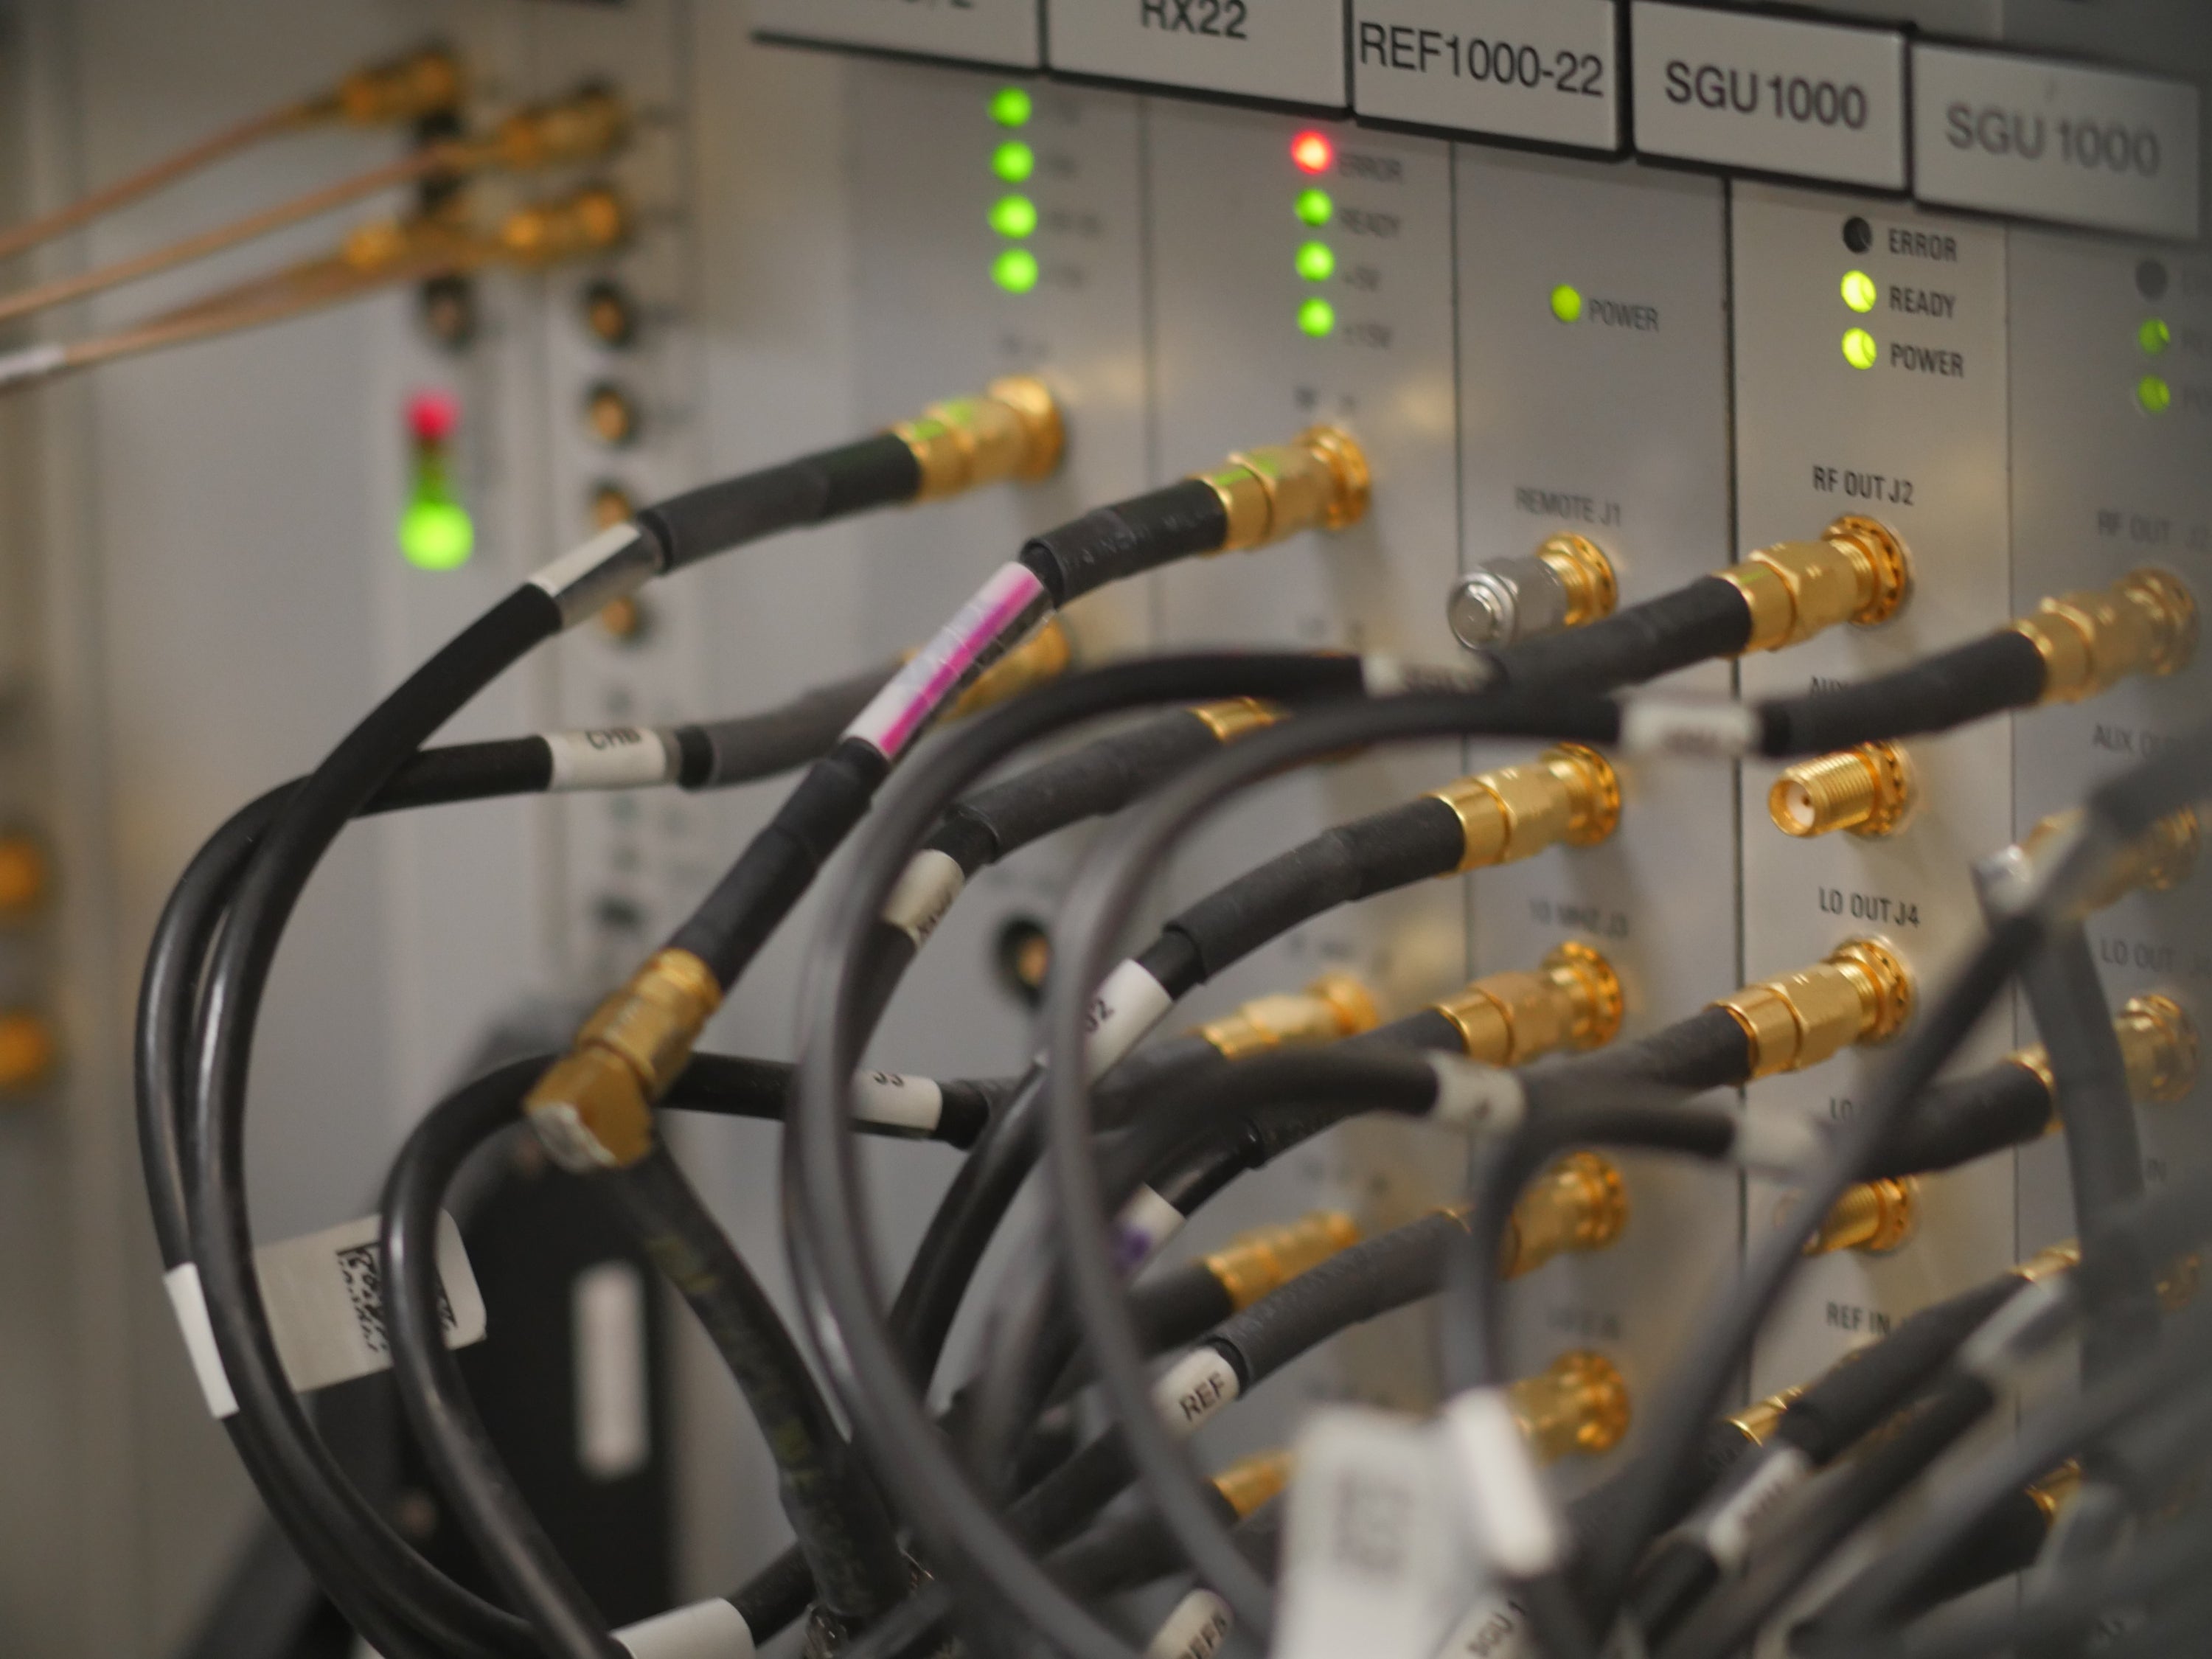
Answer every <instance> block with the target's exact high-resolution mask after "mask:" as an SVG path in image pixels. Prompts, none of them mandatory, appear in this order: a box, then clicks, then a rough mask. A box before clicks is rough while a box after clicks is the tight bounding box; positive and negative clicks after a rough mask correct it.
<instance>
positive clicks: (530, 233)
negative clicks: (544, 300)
mask: <svg viewBox="0 0 2212 1659" xmlns="http://www.w3.org/2000/svg"><path fill="white" fill-rule="evenodd" d="M629 233H630V216H629V204H627V203H625V202H624V201H623V198H622V197H621V195H620V194H619V193H618V192H617V191H614V190H611V189H610V188H609V187H608V186H606V185H586V186H585V187H584V188H583V189H582V190H580V191H574V192H573V193H571V194H569V195H567V196H563V197H560V198H558V199H557V200H555V201H550V202H537V203H533V204H531V205H530V206H528V207H524V208H517V209H516V210H514V211H513V213H510V214H508V215H507V217H506V218H505V219H503V220H502V221H501V222H500V227H499V249H500V252H501V253H502V254H503V255H505V256H506V257H507V258H508V259H511V260H512V261H513V262H514V263H515V264H519V265H521V266H523V267H525V268H526V269H528V270H542V269H543V268H544V267H545V266H547V265H555V264H562V263H563V262H564V261H567V260H569V259H582V258H590V257H591V256H592V255H593V254H598V253H605V252H611V251H612V250H613V249H615V248H618V247H620V246H622V245H623V243H624V242H627V241H628V240H629Z"/></svg>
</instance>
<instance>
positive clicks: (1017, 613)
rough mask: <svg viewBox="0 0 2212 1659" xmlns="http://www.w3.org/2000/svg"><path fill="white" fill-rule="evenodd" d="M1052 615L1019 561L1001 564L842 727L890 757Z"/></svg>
mask: <svg viewBox="0 0 2212 1659" xmlns="http://www.w3.org/2000/svg"><path fill="white" fill-rule="evenodd" d="M1051 614H1052V595H1051V594H1050V593H1048V592H1046V590H1045V586H1044V584H1043V583H1042V582H1041V581H1039V580H1037V579H1036V573H1035V572H1034V571H1032V570H1030V568H1029V567H1028V566H1027V565H1025V564H1002V565H1000V567H999V568H998V571H997V573H996V574H994V575H993V576H992V577H991V579H990V580H988V581H987V582H985V583H984V584H983V585H982V586H981V587H979V588H977V589H976V590H975V597H974V598H973V599H969V601H968V603H967V604H965V605H962V606H961V607H960V610H959V611H958V613H957V615H955V616H954V617H953V618H952V620H951V622H949V623H945V626H944V627H943V628H941V629H939V630H938V632H937V635H936V637H935V638H934V639H933V640H931V641H930V642H929V643H928V644H927V645H925V646H924V647H921V650H919V651H917V652H915V654H914V656H913V657H912V658H911V659H909V660H908V663H907V665H906V666H905V667H903V668H902V669H900V670H899V671H898V672H897V673H896V674H894V675H892V676H891V678H890V684H887V685H885V686H884V689H883V690H880V691H878V692H877V693H876V695H875V697H874V699H873V700H872V702H870V703H869V704H868V706H867V707H866V708H863V709H862V710H861V711H860V714H858V715H856V716H855V717H854V720H853V723H852V724H851V725H850V726H847V727H846V728H845V735H846V736H847V737H848V738H859V739H860V741H861V742H863V743H865V744H869V745H870V746H871V747H872V748H873V749H874V750H875V751H876V752H877V753H878V754H879V755H881V756H883V757H884V759H886V760H896V759H897V758H898V757H900V756H901V755H902V754H903V753H905V752H906V748H907V745H908V744H911V743H912V742H913V741H914V740H915V738H917V737H919V736H921V732H922V731H923V729H924V728H925V727H927V726H928V724H929V722H930V721H931V720H933V718H935V716H936V714H937V712H938V710H939V709H940V708H944V707H945V705H946V704H947V703H949V702H951V701H952V700H953V699H954V698H955V697H957V696H959V694H960V693H961V691H962V690H963V689H965V687H966V686H967V685H968V684H969V681H970V680H972V679H973V678H975V676H976V675H978V674H980V673H981V672H982V671H983V670H985V669H986V668H988V667H989V666H990V665H992V664H993V663H994V662H995V661H996V660H997V659H999V658H1000V657H1001V656H1003V655H1004V654H1005V653H1006V651H1007V650H1008V649H1009V648H1010V647H1012V645H1013V644H1014V643H1015V642H1016V641H1018V640H1019V639H1021V638H1022V637H1023V635H1025V634H1027V633H1028V632H1029V631H1030V629H1033V628H1034V627H1036V625H1037V624H1038V623H1041V622H1042V621H1043V620H1044V619H1045V618H1046V617H1048V616H1050V615H1051Z"/></svg>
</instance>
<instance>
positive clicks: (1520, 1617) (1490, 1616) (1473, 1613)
mask: <svg viewBox="0 0 2212 1659" xmlns="http://www.w3.org/2000/svg"><path fill="white" fill-rule="evenodd" d="M1532 1634H1533V1632H1531V1631H1530V1630H1529V1627H1528V1608H1527V1607H1523V1606H1522V1605H1521V1603H1520V1602H1518V1601H1516V1600H1514V1598H1513V1597H1511V1596H1510V1595H1504V1594H1503V1593H1502V1592H1499V1591H1495V1590H1493V1591H1492V1592H1491V1593H1490V1594H1488V1595H1484V1596H1481V1597H1480V1598H1478V1599H1477V1601H1475V1604H1474V1607H1470V1608H1469V1609H1468V1613H1467V1616H1466V1617H1465V1618H1464V1619H1462V1620H1460V1621H1459V1623H1458V1624H1456V1625H1455V1626H1452V1633H1451V1635H1450V1636H1449V1638H1446V1640H1445V1642H1444V1645H1443V1650H1442V1652H1440V1653H1439V1654H1438V1655H1437V1659H1530V1656H1531V1655H1533V1654H1534V1652H1535V1647H1534V1643H1533V1642H1532V1640H1531V1639H1530V1638H1531V1636H1532Z"/></svg>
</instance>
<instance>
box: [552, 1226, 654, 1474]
mask: <svg viewBox="0 0 2212 1659" xmlns="http://www.w3.org/2000/svg"><path fill="white" fill-rule="evenodd" d="M645 1295H646V1291H645V1275H644V1274H643V1273H640V1272H639V1271H638V1270H637V1268H636V1267H635V1266H634V1265H633V1264H631V1263H629V1262H627V1261H602V1262H600V1263H599V1265H598V1266H597V1267H586V1269H584V1271H583V1272H582V1273H578V1274H577V1275H576V1278H575V1280H574V1283H573V1284H572V1285H570V1286H569V1287H568V1302H569V1326H568V1328H569V1330H570V1332H571V1333H572V1334H573V1336H574V1341H575V1382H576V1465H577V1467H578V1468H580V1469H582V1470H583V1471H584V1473H585V1474H588V1475H590V1476H591V1477H592V1479H593V1480H621V1479H622V1478H623V1476H624V1475H628V1474H636V1473H637V1472H638V1471H639V1470H640V1469H641V1468H644V1467H645V1466H646V1463H647V1461H649V1460H650V1459H651V1457H652V1456H653V1407H652V1392H653V1383H652V1379H651V1378H650V1377H649V1376H647V1374H646V1352H645Z"/></svg>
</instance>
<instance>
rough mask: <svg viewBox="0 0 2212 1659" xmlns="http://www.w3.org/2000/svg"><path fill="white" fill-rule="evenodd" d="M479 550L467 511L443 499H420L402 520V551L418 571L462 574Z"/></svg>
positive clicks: (413, 503) (426, 497) (434, 496)
mask: <svg viewBox="0 0 2212 1659" xmlns="http://www.w3.org/2000/svg"><path fill="white" fill-rule="evenodd" d="M476 548H477V527H476V525H475V523H474V521H473V520H471V519H470V517H469V515H468V512H467V510H466V509H465V508H464V507H461V506H460V505H459V503H458V502H456V501H448V500H447V499H446V498H445V497H444V496H442V495H417V496H416V498H415V500H414V501H413V502H412V503H410V505H409V507H408V508H407V511H406V512H405V513H404V514H403V515H401V518H400V520H399V551H400V552H401V553H402V554H403V555H404V556H405V558H406V560H407V562H408V563H410V564H411V565H413V566H414V567H415V568H416V569H417V570H459V568H461V567H462V566H463V565H465V564H466V563H467V562H469V555H470V554H471V553H473V552H475V551H476Z"/></svg>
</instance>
